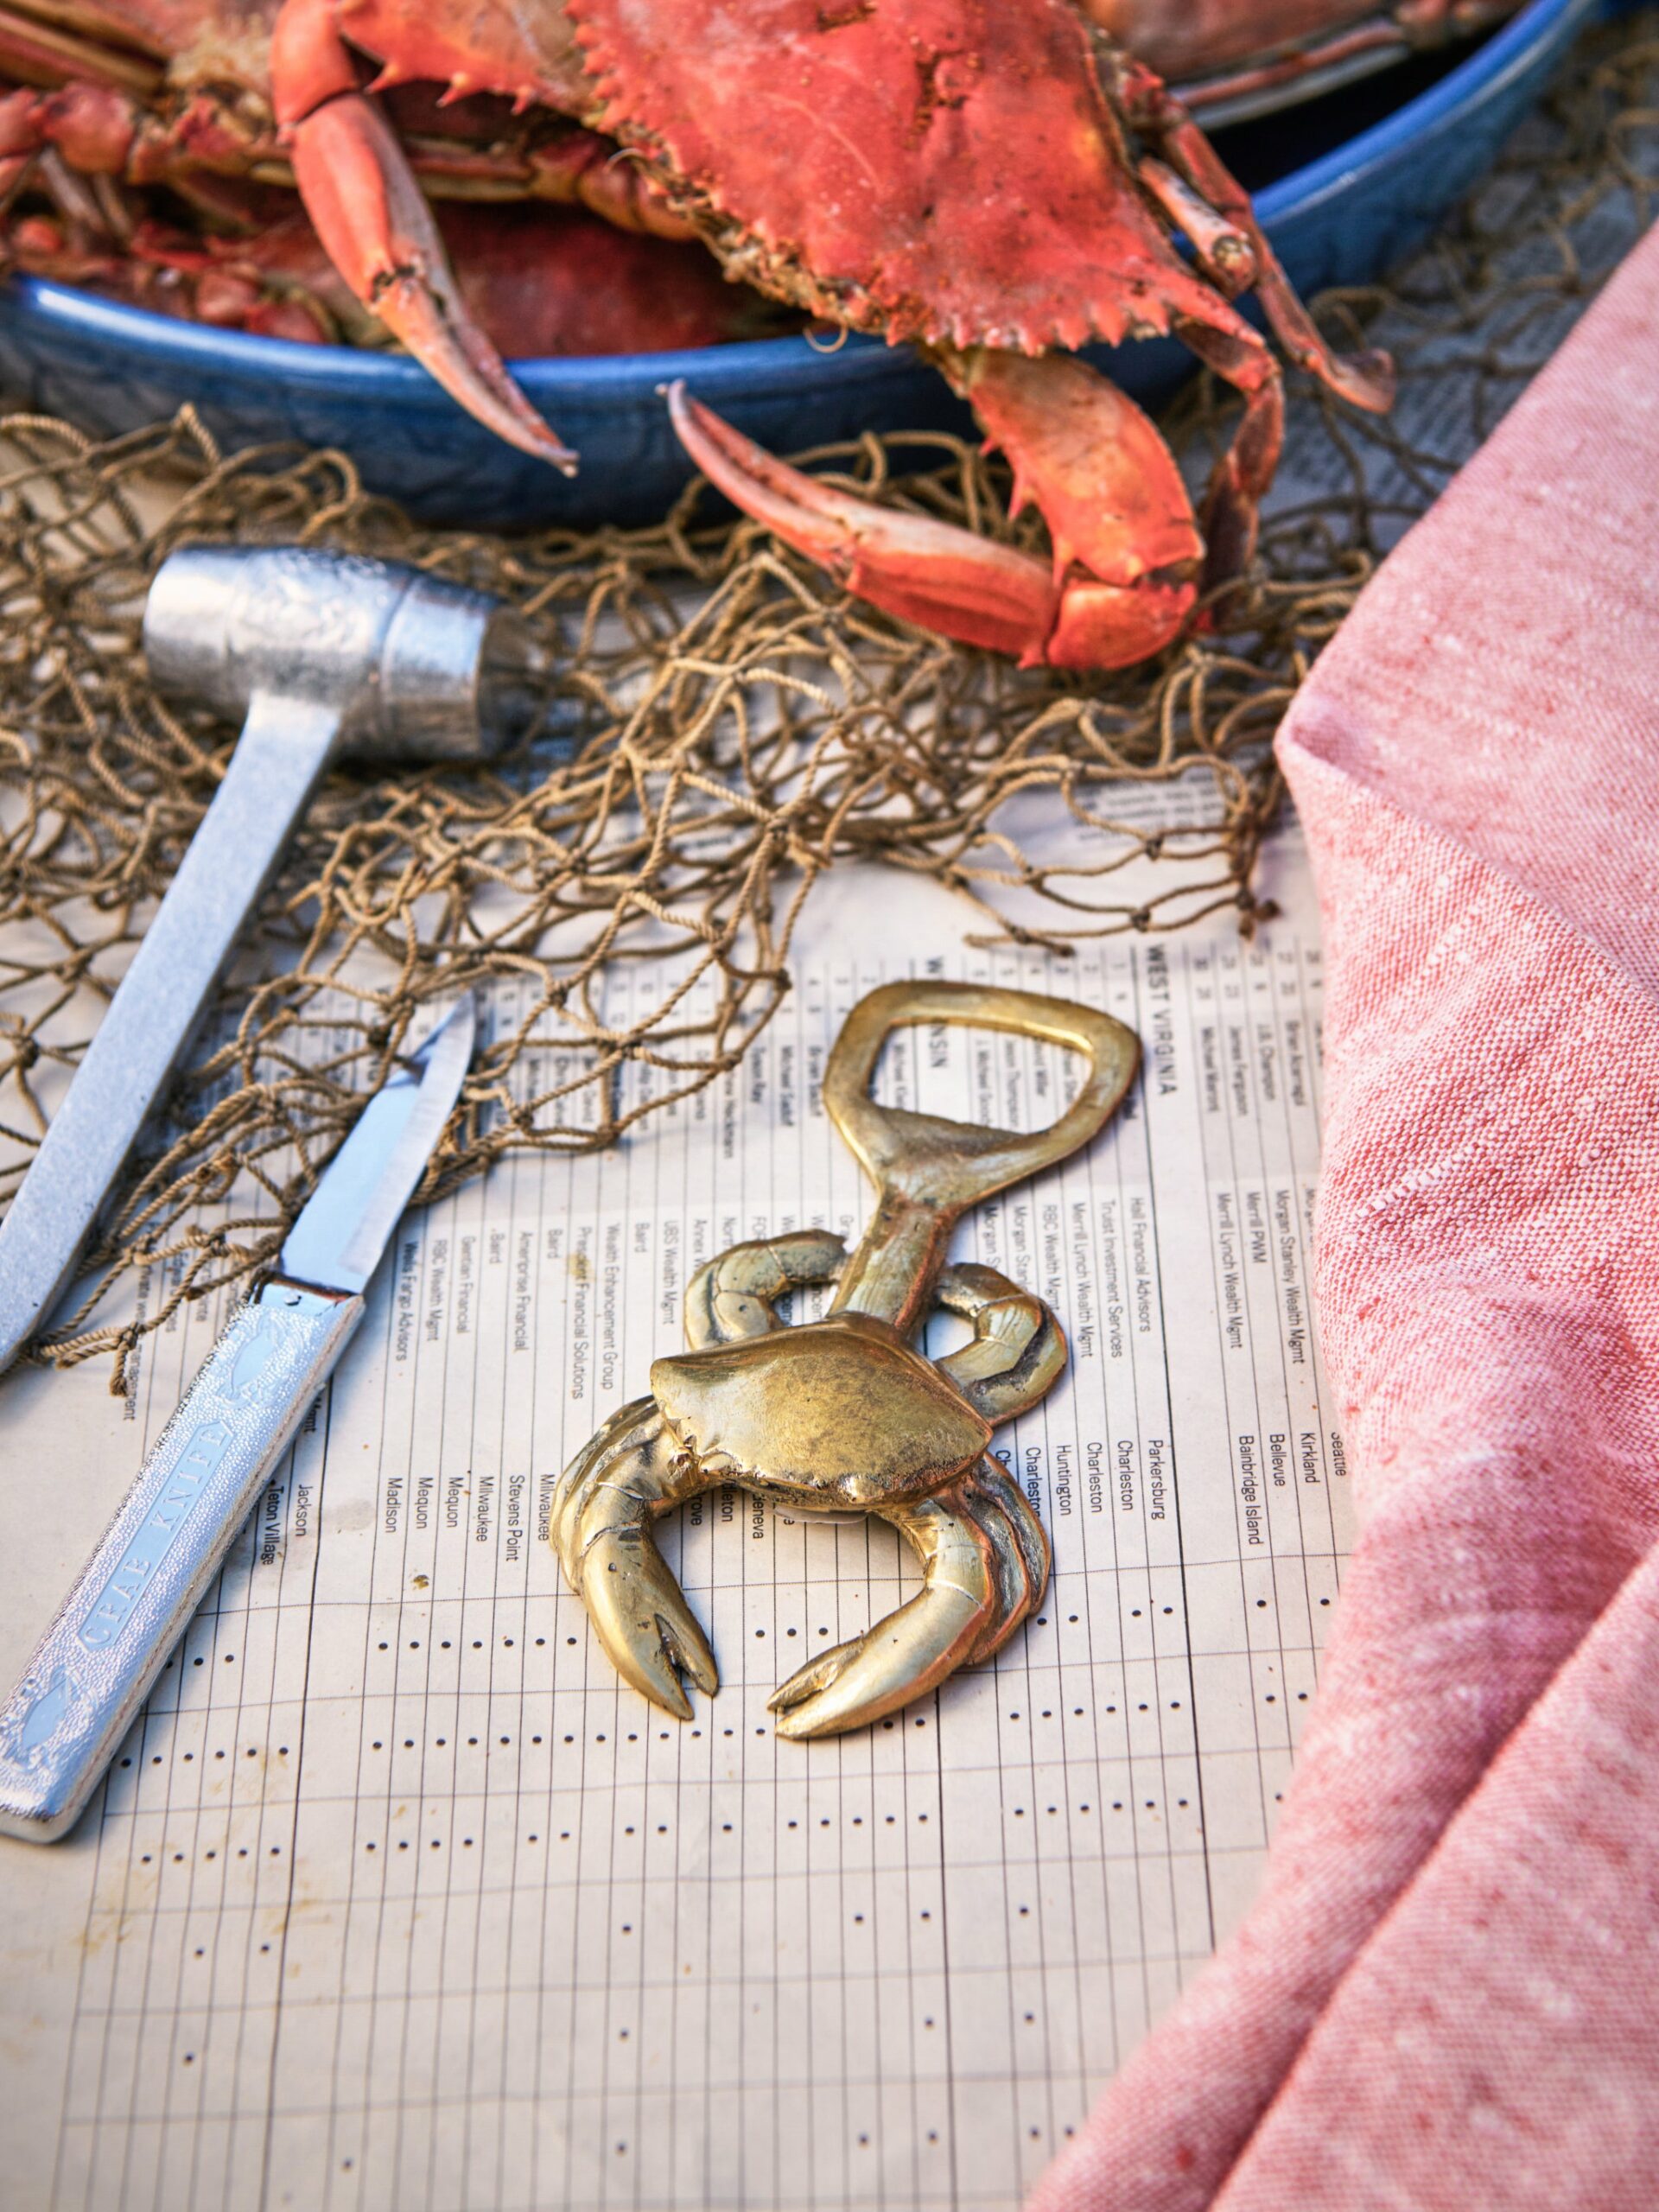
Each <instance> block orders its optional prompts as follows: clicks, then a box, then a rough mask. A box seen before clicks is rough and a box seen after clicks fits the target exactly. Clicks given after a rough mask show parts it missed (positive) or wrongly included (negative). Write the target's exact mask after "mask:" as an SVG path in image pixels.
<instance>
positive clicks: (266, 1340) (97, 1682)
mask: <svg viewBox="0 0 1659 2212" xmlns="http://www.w3.org/2000/svg"><path fill="white" fill-rule="evenodd" d="M473 1041H474V1008H473V1002H472V1000H471V999H470V998H465V999H462V1000H461V1001H460V1002H459V1003H458V1004H457V1005H456V1006H455V1007H454V1008H453V1010H452V1011H451V1012H450V1014H448V1016H447V1018H446V1019H445V1020H443V1022H442V1023H441V1024H440V1026H439V1027H437V1028H436V1029H435V1030H434V1031H433V1033H432V1034H431V1035H430V1036H429V1038H428V1039H427V1040H426V1042H425V1044H424V1045H423V1046H422V1047H421V1049H420V1051H419V1052H416V1054H415V1056H414V1058H413V1060H412V1061H411V1063H410V1066H409V1068H408V1069H407V1070H406V1071H405V1070H399V1071H398V1072H397V1073H396V1074H395V1075H393V1076H392V1077H391V1079H390V1080H389V1081H388V1082H386V1083H385V1084H382V1086H381V1087H380V1089H379V1090H377V1091H376V1092H375V1094H374V1096H372V1098H371V1099H370V1101H369V1103H368V1104H367V1105H366V1106H365V1108H364V1109H363V1111H362V1113H361V1114H360V1115H359V1116H358V1119H357V1121H356V1122H355V1124H354V1125H353V1128H352V1131H351V1134H350V1135H348V1136H347V1137H346V1141H345V1143H344V1144H343V1145H341V1147H340V1150H339V1151H338V1152H337V1153H336V1154H334V1159H333V1160H331V1161H330V1162H329V1164H328V1166H327V1169H326V1170H325V1171H324V1173H323V1177H322V1179H321V1182H320V1183H319V1184H318V1185H317V1187H316V1190H315V1192H313V1193H312V1196H311V1199H310V1202H309V1204H308V1205H307V1206H306V1208H305V1211H303V1212H302V1214H301V1216H300V1217H299V1219H298V1220H297V1221H296V1223H295V1224H294V1227H293V1229H292V1230H290V1231H289V1237H288V1241H287V1243H285V1244H284V1245H283V1249H282V1256H281V1258H280V1260H279V1262H278V1263H277V1265H278V1272H277V1274H276V1275H275V1276H273V1277H272V1278H271V1279H270V1281H268V1282H266V1283H265V1284H264V1286H263V1287H261V1288H260V1289H259V1290H258V1291H257V1292H256V1293H255V1294H254V1295H253V1296H252V1297H251V1299H250V1300H248V1302H247V1304H246V1305H245V1306H243V1307H242V1308H241V1310H240V1312H239V1313H238V1314H237V1315H236V1317H235V1319H233V1320H232V1322H231V1324H230V1325H229V1327H228V1328H226V1331H225V1332H224V1334H223V1335H222V1336H221V1337H220V1338H219V1341H218V1343H217V1344H215V1345H214V1346H213V1350H212V1351H210V1352H209V1353H208V1355H207V1359H206V1360H205V1361H204V1362H203V1363H202V1365H201V1367H200V1370H198V1372H197V1375H196V1378H195V1381H194V1383H192V1384H191V1385H190V1389H189V1390H188V1394H187V1395H186V1396H185V1399H184V1402H183V1403H182V1404H181V1406H180V1408H179V1409H178V1411H177V1412H176V1413H175V1414H174V1416H173V1418H172V1420H171V1421H168V1425H167V1427H165V1428H164V1429H163V1430H162V1434H161V1436H160V1438H159V1440H157V1442H156V1448H155V1450H154V1451H153V1452H151V1453H150V1454H149V1458H148V1459H146V1460H145V1462H144V1464H143V1468H142V1469H141V1470H140V1471H139V1475H138V1478H137V1482H135V1483H134V1484H133V1486H132V1488H131V1489H130V1491H128V1493H127V1496H126V1498H125V1500H124V1503H123V1504H122V1505H121V1507H120V1510H118V1512H117V1514H116V1516H115V1518H114V1520H113V1521H111V1523H110V1525H109V1527H108V1529H106V1530H105V1534H104V1535H103V1538H102V1539H101V1541H99V1546H98V1548H97V1549H96V1550H95V1551H94V1552H93V1554H92V1558H91V1559H90V1560H88V1561H87V1563H86V1567H85V1568H84V1569H83V1570H82V1572H81V1573H80V1576H79V1580H77V1581H76V1583H75V1586H74V1588H73V1590H72V1591H71V1592H70V1593H69V1596H68V1598H67V1599H66V1601H65V1603H64V1605H63V1608H62V1610H61V1611H60V1613H59V1614H58V1617H57V1618H56V1619H55V1620H54V1622H53V1624H52V1625H51V1627H50V1628H49V1629H48V1630H47V1632H46V1634H45V1636H44V1637H42V1638H41V1642H40V1643H39V1645H38V1646H37V1648H36V1649H35V1656H34V1657H33V1658H32V1659H31V1660H30V1661H29V1665H28V1667H27V1669H25V1670H24V1674H23V1677H22V1681H20V1682H19V1683H18V1685H17V1687H16V1689H15V1690H14V1691H13V1692H12V1694H11V1695H10V1698H9V1699H8V1700H6V1703H5V1705H4V1707H3V1708H0V1834H6V1835H16V1836H24V1837H28V1838H30V1839H32V1840H35V1841H36V1842H39V1843H50V1842H52V1841H54V1840H55V1839H56V1838H57V1837H59V1836H60V1835H62V1834H64V1833H65V1831H66V1830H67V1829H68V1828H70V1827H73V1825H74V1822H75V1820H76V1818H77V1817H78V1815H79V1813H80V1811H81V1808H82V1807H83V1806H84V1805H85V1804H86V1800H87V1799H88V1798H89V1797H90V1796H92V1790H93V1789H94V1788H95V1786H96V1785H97V1783H98V1781H99V1777H100V1776H101V1775H102V1774H103V1771H104V1770H105V1767H106V1766H107V1765H108V1764H109V1762H110V1759H111V1756H112V1755H113V1753H114V1751H115V1749H116V1746H117V1745H118V1744H119V1743H120V1741H121V1738H123V1736H124V1735H125V1733H126V1732H127V1729H128V1727H129V1726H130V1724H131V1722H132V1719H133V1718H134V1716H135V1714H136V1713H137V1711H138V1708H139V1707H140V1706H142V1705H143V1701H144V1699H145V1698H146V1697H147V1696H148V1694H149V1688H150V1685H151V1683H152V1682H153V1681H155V1679H156V1675H158V1674H159V1673H160V1672H161V1669H162V1663H163V1662H164V1661H165V1660H166V1658H167V1656H168V1652H169V1651H171V1650H172V1649H173V1647H174V1645H175V1643H177V1642H178V1640H179V1638H180V1637H181V1635H182V1634H183V1632H184V1630H185V1629H186V1627H187V1626H188V1624H189V1620H190V1617H191V1615H192V1614H193V1613H194V1611H195V1610H196V1607H197V1605H199V1604H200V1601H201V1599H202V1596H203V1594H204V1593H205V1592H206V1591H207V1586H208V1584H209V1583H210V1582H211V1581H212V1580H213V1576H214V1575H215V1573H217V1572H218V1570H219V1565H220V1562H221V1561H222V1560H223V1559H224V1557H225V1554H226V1551H228V1550H229V1548H230V1546H231V1542H232V1539H233V1538H234V1536H235V1535H236V1533H237V1531H238V1529H239V1528H240V1527H241V1526H242V1524H243V1522H245V1520H246V1519H247V1516H248V1515H249V1513H250V1512H251V1510H252V1509H253V1505H254V1503H255V1501H256V1499H257V1497H258V1496H259V1493H260V1491H261V1490H263V1488H264V1484H265V1482H266V1480H267V1479H268V1478H269V1476H270V1471H271V1469H272V1468H273V1467H274V1466H275V1465H277V1461H278V1460H279V1459H281V1457H282V1455H283V1452H284V1451H285V1450H286V1449H287V1447H288V1446H289V1442H290V1440H292V1437H293V1435H294V1432H295V1430H296V1428H297V1427H298V1426H299V1424H300V1421H301V1418H302V1415H303V1414H304V1413H305V1411H306V1408H308V1406H309V1405H310V1403H311V1402H312V1401H313V1399H315V1396H316V1395H317V1392H318V1391H319V1389H321V1387H322V1384H323V1383H324V1382H325V1381H326V1380H327V1376H328V1373H329V1370H331V1369H332V1368H333V1366H334V1362H335V1361H336V1360H337V1359H338V1358H339V1357H340V1353H341V1352H342V1351H344V1350H345V1348H346V1342H347V1340H348V1339H349V1338H350V1337H351V1335H352V1332H353V1330H354V1329H355V1328H356V1327H357V1325H358V1323H359V1321H360V1320H361V1319H362V1318H363V1313H364V1307H365V1297H364V1294H365V1291H366V1290H367V1288H368V1285H369V1278H370V1277H371V1275H372V1274H373V1273H374V1271H375V1268H376V1267H377V1266H378V1264H379V1261H380V1256H381V1255H382V1253H383V1252H384V1251H385V1248H386V1244H387V1243H388V1241H389V1239H390V1238H391V1233H392V1231H393V1230H395V1229H396V1228H397V1224H398V1221H399V1219H400V1218H401V1217H402V1215H403V1212H404V1208H405V1207H406V1206H407V1205H408V1204H409V1200H410V1193H411V1192H413V1190H414V1189H415V1186H416V1184H417V1183H418V1182H419V1181H420V1179H421V1176H422V1173H423V1171H424V1169H425V1167H426V1164H427V1161H428V1160H429V1159H430V1157H431V1155H432V1151H433V1147H435V1145H436V1143H437V1141H438V1139H439V1137H440V1136H441V1135H442V1132H443V1127H444V1124H445V1122H447V1121H448V1118H449V1114H450V1110H451V1109H452V1108H453V1107H454V1103H455V1100H456V1098H457V1097H458V1096H460V1092H461V1083H462V1081H463V1079H464V1077H465V1076H466V1073H467V1067H468V1066H469V1065H470V1064H471V1061H472V1057H473Z"/></svg>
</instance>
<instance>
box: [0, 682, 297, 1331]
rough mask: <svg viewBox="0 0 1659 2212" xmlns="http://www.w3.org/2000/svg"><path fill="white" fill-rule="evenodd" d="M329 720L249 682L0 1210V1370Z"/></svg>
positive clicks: (223, 957)
mask: <svg viewBox="0 0 1659 2212" xmlns="http://www.w3.org/2000/svg"><path fill="white" fill-rule="evenodd" d="M339 731H340V713H339V710H338V709H336V708H334V707H323V706H318V705H315V704H311V703H308V702H303V701H296V700H293V699H271V698H269V697H267V696H264V695H260V694H256V696H255V697H254V700H253V703H252V705H251V707H250V708H249V709H248V717H247V721H246V722H245V725H244V727H243V731H242V735H241V738H240V739H239V741H238V744H237V747H236V750H235V752H234V753H232V755H231V765H230V767H229V768H228V770H227V771H226V776H225V780H224V782H223V783H222V784H221V785H219V790H218V791H217V792H216V794H215V795H214V798H213V804H212V805H211V806H210V807H209V808H208V810H207V816H206V818H205V819H204V821H203V823H202V825H201V827H200V829H199V830H198V831H197V832H196V835H195V837H194V840H193V841H192V842H191V845H190V849H189V850H188V852H187V853H186V855H185V856H184V859H183V861H182V862H181V865H180V868H179V872H178V874H177V875H175V878H174V879H173V882H172V884H171V885H170V887H168V893H167V896H166V897H165V898H164V899H162V903H161V906H160V907H159V908H158V909H157V911H156V917H155V919H154V920H153V921H152V922H151V923H150V925H149V930H148V931H146V932H145V935H144V938H143V942H142V943H141V944H140V945H139V947H138V950H137V954H136V955H135V956H134V958H133V961H132V963H131V965H130V967H129V968H128V969H127V972H126V974H125V976H124V977H123V978H122V981H121V984H120V988H118V990H117V992H116V995H115V998H114V1001H112V1003H111V1007H110V1009H109V1011H108V1013H107V1014H105V1016H104V1019H103V1020H102V1022H101V1023H100V1024H99V1029H98V1033H97V1035H96V1036H95V1037H94V1038H93V1039H92V1043H91V1045H90V1046H88V1047H87V1050H86V1057H85V1058H84V1059H83V1060H82V1061H81V1064H80V1066H79V1069H78V1071H76V1074H75V1077H74V1079H73V1082H72V1083H71V1084H70V1086H69V1089H68V1091H67V1094H66V1096H65V1097H64V1099H63V1102H62V1103H61V1104H60V1106H59V1108H58V1109H57V1112H56V1113H55V1114H54V1116H53V1117H52V1122H51V1126H50V1128H48V1130H47V1133H46V1135H45V1137H44V1138H43V1139H42V1140H41V1147H40V1150H39V1151H38V1152H37V1153H36V1154H35V1158H34V1160H32V1161H31V1162H30V1165H29V1173H28V1174H27V1175H26V1176H25V1177H24V1179H23V1181H22V1187H21V1188H20V1189H19V1191H18V1192H17V1195H16V1198H14V1199H13V1200H12V1202H11V1207H10V1211H9V1212H8V1213H7V1215H6V1217H5V1219H4V1221H3V1222H0V1370H3V1369H4V1368H5V1367H7V1366H9V1365H10V1363H11V1361H12V1360H13V1359H14V1358H15V1357H16V1354H17V1352H18V1351H19V1350H20V1349H21V1348H22V1345H23V1344H25V1343H27V1341H28V1340H29V1338H30V1337H31V1336H33V1335H34V1333H35V1331H36V1329H38V1328H39V1327H40V1326H41V1323H42V1322H43V1321H44V1320H45V1319H46V1318H47V1317H48V1314H49V1313H50V1312H51V1310H52V1308H53V1306H54V1305H55V1304H56V1302H57V1300H58V1299H59V1298H60V1296H61V1294H63V1292H64V1291H66V1290H67V1288H68V1287H69V1285H70V1283H71V1281H73V1276H74V1271H75V1267H76V1263H77V1262H79V1258H80V1255H81V1253H82V1251H83V1250H84V1249H86V1241H87V1239H88V1237H89V1236H91V1234H92V1226H93V1224H94V1222H95V1221H96V1219H97V1217H98V1213H99V1208H100V1207H101V1205H103V1203H104V1200H105V1198H106V1196H107V1195H108V1193H109V1192H110V1191H111V1189H112V1188H113V1187H114V1185H115V1183H116V1180H117V1179H118V1176H119V1175H120V1173H121V1170H122V1168H123V1166H124V1164H125V1161H126V1158H127V1155H128V1154H129V1153H130V1151H131V1149H132V1147H133V1144H134V1142H135V1141H136V1140H137V1135H138V1132H139V1130H140V1129H141V1128H143V1123H144V1122H145V1120H146V1118H147V1117H148V1116H149V1113H150V1111H151V1109H153V1108H154V1107H156V1106H157V1105H158V1104H160V1103H162V1099H163V1097H164V1096H165V1093H166V1090H167V1085H168V1080H169V1078H170V1077H171V1076H172V1073H173V1071H174V1069H175V1066H176V1065H178V1062H179V1060H180V1058H181V1057H182V1055H183V1053H184V1052H185V1050H186V1048H187V1046H188V1045H189V1042H190V1039H191V1037H192V1035H193V1034H194V1031H195V1028H196V1026H197V1023H198V1022H199V1021H200V1018H201V1014H202V1010H203V1008H204V1007H206V1005H207V1001H208V999H209V997H210V995H212V992H213V987H214V985H215V984H216V983H217V982H218V981H219V976H220V973H221V972H222V970H223V969H224V967H225V965H226V962H227V961H228V960H229V958H230V957H231V954H232V950H233V949H234V947H235V944H236V940H237V938H238V934H239V932H240V931H241V930H242V928H243V926H244V925H245V923H246V921H247V919H248V918H249V916H250V915H251V912H252V911H253V909H254V907H255V906H257V903H258V900H259V898H260V894H261V893H263V892H264V888H265V886H266V884H267V883H268V882H269V881H270V878H271V875H272V874H274V872H275V870H276V867H277V861H278V860H279V859H280V858H281V856H282V852H283V847H284V846H285V845H286V844H287V842H288V840H289V834H290V833H291V831H292V829H293V828H294V824H295V823H296V821H297V820H298V819H299V817H300V816H301V814H302V813H303V811H304V810H305V807H306V804H307V802H308V800H309V798H310V797H311V794H312V792H313V791H314V790H315V787H316V785H317V781H318V779H319V778H320V777H321V773H322V771H323V769H324V767H325V766H327V760H328V756H329V754H330V753H331V751H332V750H333V748H334V741H335V739H336V737H337V736H338V734H339Z"/></svg>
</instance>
